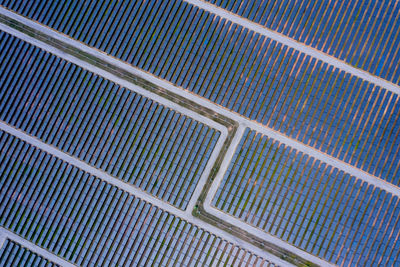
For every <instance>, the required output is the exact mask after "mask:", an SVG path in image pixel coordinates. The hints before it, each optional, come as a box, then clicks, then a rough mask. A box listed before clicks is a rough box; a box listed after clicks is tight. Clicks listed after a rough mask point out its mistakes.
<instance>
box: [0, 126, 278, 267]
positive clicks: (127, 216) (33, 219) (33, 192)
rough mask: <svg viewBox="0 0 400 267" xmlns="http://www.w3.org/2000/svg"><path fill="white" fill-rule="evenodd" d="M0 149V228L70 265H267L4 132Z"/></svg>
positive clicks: (0, 134)
mask: <svg viewBox="0 0 400 267" xmlns="http://www.w3.org/2000/svg"><path fill="white" fill-rule="evenodd" d="M0 151H1V153H0V214H1V215H0V224H1V225H2V226H4V227H5V228H8V229H10V230H11V231H13V232H15V233H17V234H19V235H21V236H22V237H24V238H26V239H28V240H31V241H32V242H34V243H35V244H37V245H39V246H42V247H44V248H46V249H48V250H49V251H51V252H52V253H55V254H57V255H59V256H61V257H63V258H66V259H67V260H69V261H71V262H72V263H74V264H77V265H80V266H142V265H156V266H177V265H180V266H220V265H221V266H222V265H225V264H227V265H233V266H246V265H252V266H253V265H254V266H269V265H270V263H269V262H267V261H266V260H265V259H262V258H260V257H258V256H256V255H253V254H250V253H249V252H247V251H245V250H243V249H242V248H240V247H237V246H235V245H233V244H231V243H229V242H227V241H225V240H223V239H221V238H220V237H218V236H215V235H213V234H211V233H209V232H207V231H205V230H203V229H201V228H198V227H197V226H195V225H193V224H191V223H188V222H186V221H184V220H182V219H180V218H178V217H176V216H174V215H172V214H169V213H167V212H165V211H163V210H162V209H160V208H158V207H156V206H154V205H152V204H150V203H147V202H145V201H143V200H141V199H138V198H136V197H135V196H133V195H130V194H128V193H126V192H124V191H123V190H121V189H119V188H116V187H115V186H112V185H110V184H108V183H106V182H103V181H101V180H100V179H98V178H97V177H94V176H93V175H90V174H89V173H86V172H84V171H82V170H80V169H78V168H77V167H75V166H73V165H70V164H68V163H67V162H64V161H62V160H60V159H58V158H56V157H54V156H52V155H50V154H48V153H46V152H43V151H40V150H39V149H37V148H35V147H33V146H32V145H30V144H27V143H25V142H23V141H21V140H19V139H18V138H16V137H14V136H12V135H10V134H8V133H6V132H3V131H1V132H0ZM10 177H13V179H10Z"/></svg>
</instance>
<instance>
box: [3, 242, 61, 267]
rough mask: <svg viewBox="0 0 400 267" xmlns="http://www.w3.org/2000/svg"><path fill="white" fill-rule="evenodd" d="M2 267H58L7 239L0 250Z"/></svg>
mask: <svg viewBox="0 0 400 267" xmlns="http://www.w3.org/2000/svg"><path fill="white" fill-rule="evenodd" d="M0 266H2V267H15V266H30V267H57V266H58V265H57V264H55V263H53V262H51V261H49V260H47V259H45V258H43V257H42V256H40V255H37V254H36V253H34V252H32V251H30V250H29V249H27V248H24V247H22V246H21V245H20V244H18V243H16V242H14V241H12V240H10V239H6V241H5V242H4V244H3V246H2V247H1V248H0Z"/></svg>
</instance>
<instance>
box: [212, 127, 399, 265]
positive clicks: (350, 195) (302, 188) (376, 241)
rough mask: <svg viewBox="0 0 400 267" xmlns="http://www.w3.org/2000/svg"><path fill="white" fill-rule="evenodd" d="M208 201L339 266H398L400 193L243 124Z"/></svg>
mask: <svg viewBox="0 0 400 267" xmlns="http://www.w3.org/2000/svg"><path fill="white" fill-rule="evenodd" d="M213 205H214V206H215V207H216V208H218V209H220V210H222V211H224V212H227V213H229V214H231V215H233V216H234V217H237V218H239V219H241V220H243V221H245V222H247V223H250V224H251V225H254V226H256V227H258V228H261V229H263V230H265V231H267V232H269V233H271V234H273V235H276V236H278V237H279V238H282V239H283V240H286V241H288V242H290V243H292V244H294V245H295V246H298V247H300V248H302V249H304V250H306V251H307V252H310V253H313V254H315V255H317V256H320V257H322V258H325V259H327V260H328V261H332V262H333V263H335V264H338V265H342V264H344V265H346V266H352V265H357V266H358V265H367V266H377V265H381V264H382V265H386V266H392V265H397V264H400V258H399V252H400V244H399V242H396V240H398V238H399V235H400V224H399V219H400V215H399V214H400V213H399V212H400V204H399V199H398V197H396V196H392V195H391V194H389V193H386V192H385V191H383V190H381V189H379V188H375V187H374V186H372V185H369V184H368V183H366V182H363V181H361V180H359V179H357V178H356V177H353V176H350V175H349V174H346V173H344V172H343V171H340V170H338V169H336V168H333V167H331V166H329V165H327V164H325V163H321V162H320V161H319V160H317V159H315V158H313V157H310V156H308V155H306V154H303V153H301V152H298V151H296V150H295V149H292V148H290V147H288V146H286V145H284V144H281V143H279V142H278V141H275V140H273V139H271V138H269V137H267V136H263V135H261V134H260V133H257V132H255V131H251V130H249V129H246V131H245V134H244V136H243V138H242V139H241V141H240V144H239V147H238V149H237V150H236V152H235V154H234V157H233V159H232V161H231V164H230V166H229V168H228V170H227V172H226V173H225V176H224V178H223V180H222V183H221V185H220V187H219V188H218V191H217V193H216V196H215V197H214V199H213Z"/></svg>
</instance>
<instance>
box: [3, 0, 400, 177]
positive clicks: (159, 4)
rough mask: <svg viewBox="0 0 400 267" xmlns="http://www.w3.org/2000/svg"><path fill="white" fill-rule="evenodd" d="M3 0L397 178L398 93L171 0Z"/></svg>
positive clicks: (256, 117)
mask: <svg viewBox="0 0 400 267" xmlns="http://www.w3.org/2000/svg"><path fill="white" fill-rule="evenodd" d="M3 4H4V5H6V6H8V7H10V8H12V9H14V10H16V11H18V12H20V13H21V14H23V15H25V16H28V17H31V18H33V19H36V20H38V21H39V22H42V23H44V24H46V25H48V26H50V27H53V28H55V29H57V30H59V31H62V32H64V33H66V34H68V35H70V36H72V37H73V38H76V39H78V40H80V41H82V42H84V43H86V44H88V45H90V46H93V47H96V48H98V49H101V50H103V51H106V52H107V53H109V54H111V55H113V56H116V57H118V58H120V59H122V60H124V61H127V62H129V63H130V64H132V65H134V66H136V67H139V68H142V69H144V70H146V71H149V72H151V73H153V74H155V75H157V76H160V77H161V78H164V79H167V80H169V81H171V82H172V83H174V84H177V85H179V86H182V87H183V88H185V89H188V90H191V91H192V92H195V93H196V94H199V95H201V96H204V97H206V98H208V99H210V100H211V101H214V102H215V103H218V104H221V105H223V106H225V107H227V108H229V109H231V110H233V111H235V112H237V113H239V114H241V115H244V116H246V117H248V118H250V119H252V120H256V121H258V122H261V123H263V124H264V125H267V126H268V127H270V128H273V129H275V130H277V131H280V132H282V133H284V134H285V135H288V136H290V137H292V138H295V139H297V140H299V141H301V142H303V143H305V144H307V145H310V146H312V147H314V148H316V149H319V150H321V151H323V152H325V153H328V154H330V155H332V156H334V157H337V158H339V159H341V160H343V161H345V162H348V163H350V164H352V165H354V166H356V167H358V168H361V169H363V170H365V171H367V172H369V173H371V174H373V175H375V176H378V177H381V178H382V179H385V180H387V181H389V182H391V183H394V184H396V185H398V184H399V183H400V178H399V177H400V150H399V149H400V100H399V96H398V95H396V94H394V93H392V92H390V91H388V90H386V89H384V88H380V87H379V86H375V85H374V84H371V83H368V82H366V81H364V80H362V79H360V78H358V77H355V76H353V75H350V74H349V73H346V72H344V71H341V70H339V69H336V68H334V67H333V66H330V65H328V64H326V63H324V62H321V61H319V60H315V59H313V58H310V57H309V56H306V55H304V54H302V53H299V52H298V51H295V50H293V49H292V48H288V47H286V46H284V45H282V44H280V43H277V42H276V41H273V40H271V39H269V38H265V37H264V36H260V35H259V34H255V33H254V32H252V31H250V30H248V29H245V28H243V27H241V26H239V25H236V24H233V23H231V22H228V21H226V20H224V19H220V18H219V17H218V16H215V15H213V14H211V13H208V12H205V11H203V10H201V9H198V8H197V7H194V6H193V5H190V4H188V3H185V2H182V1H179V0H174V1H156V0H153V1H150V2H149V3H148V2H145V1H131V2H130V1H123V2H118V3H117V2H109V1H105V2H102V1H93V2H89V1H84V2H82V3H78V1H75V2H74V3H71V5H70V4H68V2H64V3H59V2H51V1H46V2H35V3H27V2H26V1H13V2H12V3H7V2H3ZM95 14H96V15H95ZM97 14H101V15H97ZM144 25H145V26H144ZM100 29H101V34H98V32H99V30H100Z"/></svg>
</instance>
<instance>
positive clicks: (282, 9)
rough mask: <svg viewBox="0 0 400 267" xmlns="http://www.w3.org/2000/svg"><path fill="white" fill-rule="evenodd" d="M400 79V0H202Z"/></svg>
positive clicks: (394, 78) (386, 75) (307, 43)
mask: <svg viewBox="0 0 400 267" xmlns="http://www.w3.org/2000/svg"><path fill="white" fill-rule="evenodd" d="M206 1H208V2H211V3H213V4H215V5H217V6H219V7H222V8H224V9H227V10H229V11H231V12H234V13H236V14H238V15H240V16H242V17H245V18H248V19H250V20H252V21H254V22H256V23H259V24H261V25H264V26H266V27H268V28H270V29H272V30H274V31H277V32H280V33H282V34H284V35H287V36H289V37H291V38H294V39H295V40H297V41H300V42H303V43H305V44H306V45H310V46H312V47H314V48H316V49H319V50H321V51H323V52H325V53H328V54H329V55H332V56H334V57H337V58H339V59H341V60H344V61H346V62H348V63H350V64H351V65H353V66H355V67H359V68H363V69H365V70H366V71H369V72H371V73H373V74H375V75H377V76H380V77H382V78H384V79H387V80H389V81H392V82H393V83H397V84H400V64H398V62H399V61H400V3H399V1H395V0H383V1H361V0H350V1H329V0H312V1H296V0H285V1H278V0H273V1H271V0H261V1H260V0H250V1H240V0H224V1H222V0H206Z"/></svg>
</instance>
